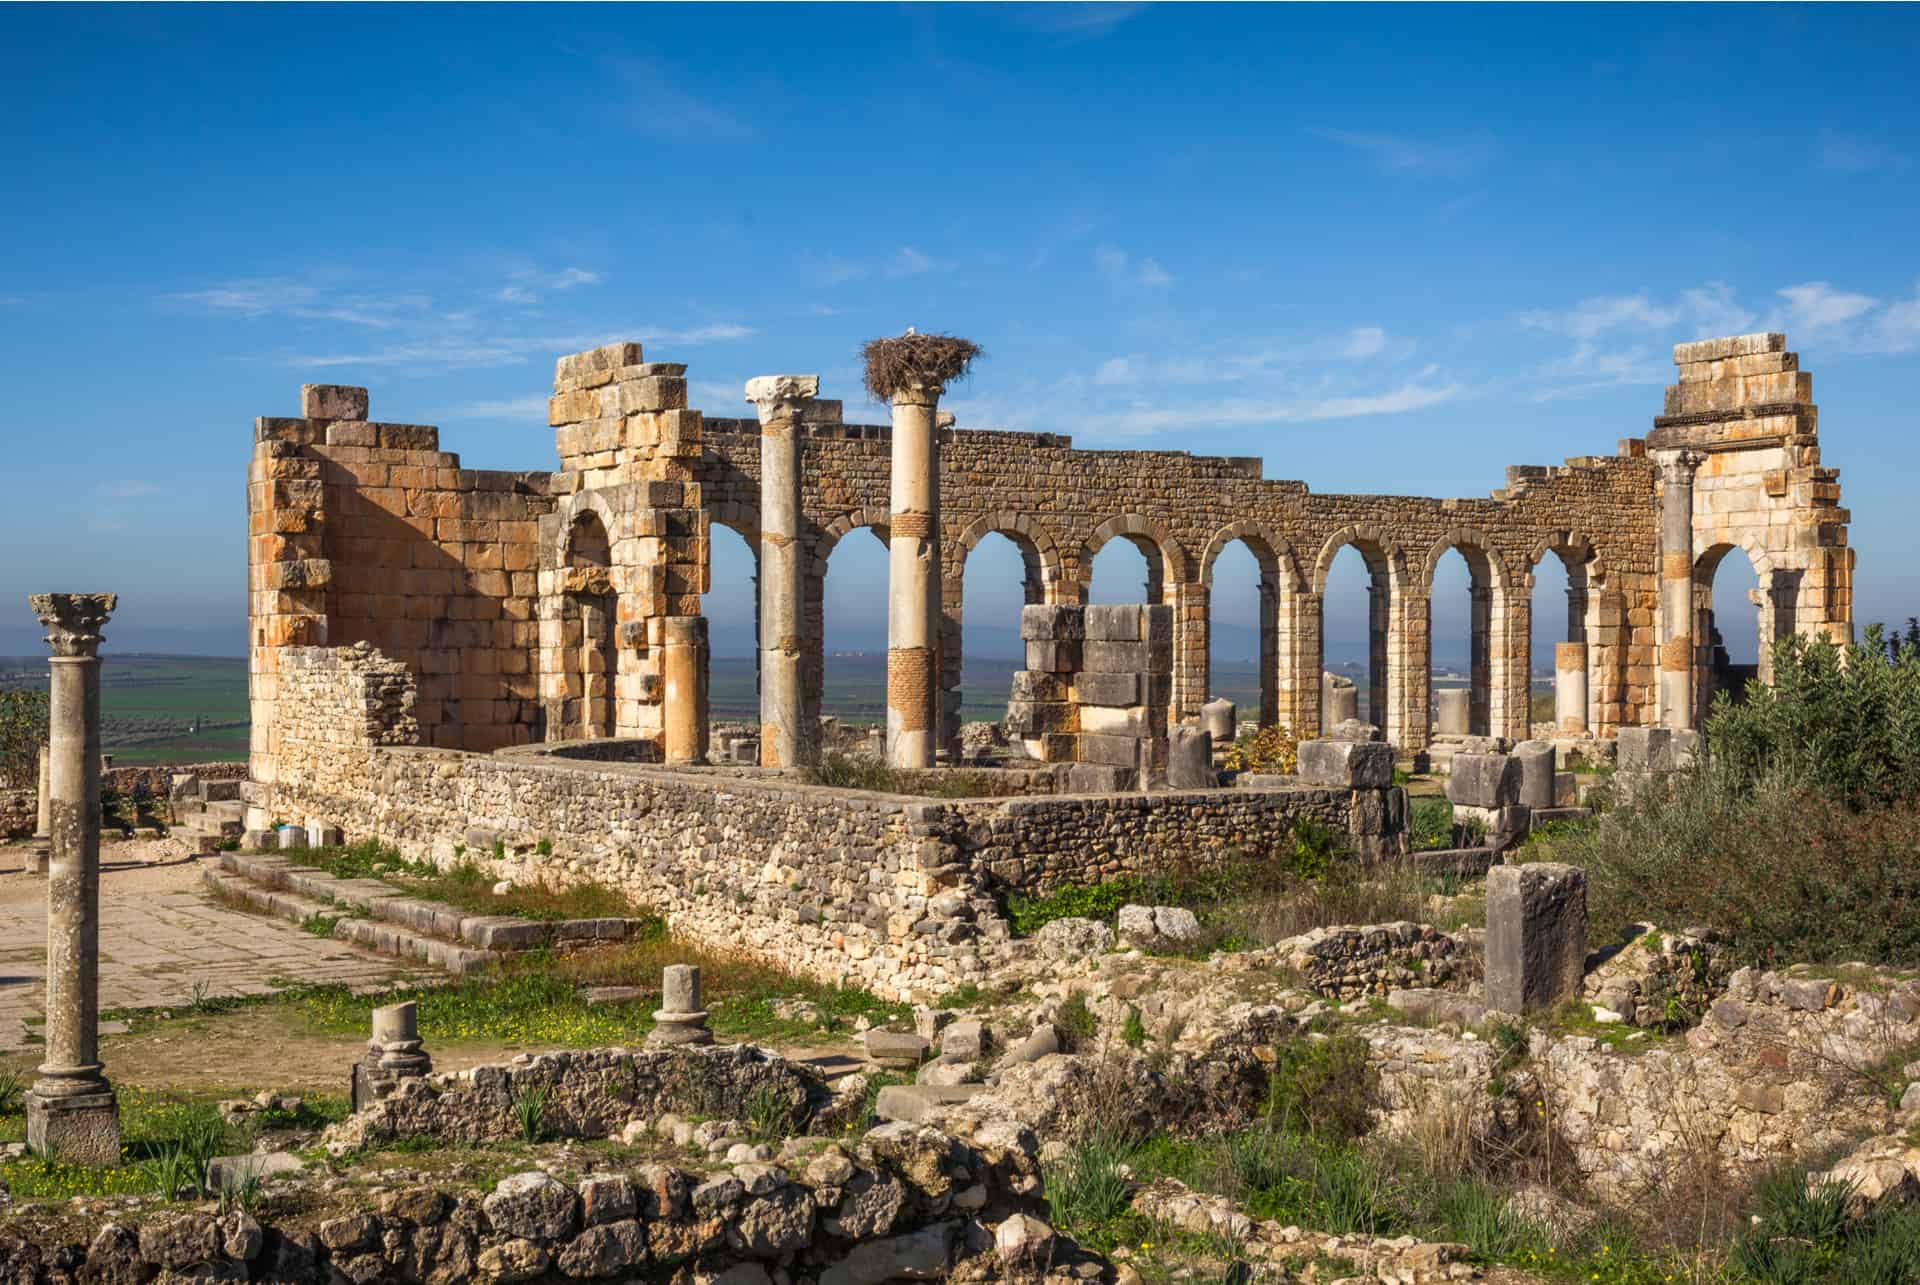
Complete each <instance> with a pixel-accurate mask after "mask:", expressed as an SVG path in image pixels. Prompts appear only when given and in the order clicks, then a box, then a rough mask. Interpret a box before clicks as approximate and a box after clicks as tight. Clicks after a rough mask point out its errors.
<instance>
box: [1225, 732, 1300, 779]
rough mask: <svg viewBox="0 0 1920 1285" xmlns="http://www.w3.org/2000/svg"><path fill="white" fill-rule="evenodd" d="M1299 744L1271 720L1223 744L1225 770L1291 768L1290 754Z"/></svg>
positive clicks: (1274, 770) (1292, 758)
mask: <svg viewBox="0 0 1920 1285" xmlns="http://www.w3.org/2000/svg"><path fill="white" fill-rule="evenodd" d="M1298 748H1299V746H1298V743H1297V742H1296V741H1295V739H1294V735H1293V732H1292V731H1291V730H1290V729H1289V728H1286V727H1282V726H1280V725H1279V724H1277V723H1275V724H1271V725H1269V726H1267V727H1262V728H1259V729H1257V730H1255V731H1251V732H1248V733H1247V734H1246V735H1244V736H1242V737H1240V738H1239V739H1238V740H1236V741H1235V742H1234V743H1233V744H1232V745H1231V746H1229V747H1228V748H1227V753H1226V757H1225V766H1226V769H1227V771H1229V772H1278V773H1281V774H1282V775H1285V774H1287V773H1290V772H1292V771H1293V769H1294V754H1295V751H1296V750H1297V749H1298Z"/></svg>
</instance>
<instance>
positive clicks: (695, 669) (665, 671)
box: [660, 616, 708, 763]
mask: <svg viewBox="0 0 1920 1285" xmlns="http://www.w3.org/2000/svg"><path fill="white" fill-rule="evenodd" d="M660 637H661V644H660V681H661V685H662V687H663V688H664V690H665V696H666V699H665V701H664V702H663V706H664V708H663V711H662V713H663V716H664V718H665V720H666V726H665V728H664V729H663V741H664V745H663V750H664V753H665V756H666V760H667V762H669V763H698V762H701V761H702V760H704V759H705V758H706V757H707V730H708V729H707V618H706V617H705V616H668V617H666V618H665V619H663V620H662V621H661V622H660Z"/></svg>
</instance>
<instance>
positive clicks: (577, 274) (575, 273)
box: [547, 268, 605, 290]
mask: <svg viewBox="0 0 1920 1285" xmlns="http://www.w3.org/2000/svg"><path fill="white" fill-rule="evenodd" d="M604 279H605V278H603V277H602V276H601V275H600V274H599V273H598V272H589V271H587V270H586V269H585V268H565V269H563V270H562V271H561V272H560V275H559V276H556V277H555V278H554V279H553V280H551V281H549V282H547V288H548V289H549V290H571V289H573V288H574V287H575V286H597V285H599V284H600V282H601V281H603V280H604Z"/></svg>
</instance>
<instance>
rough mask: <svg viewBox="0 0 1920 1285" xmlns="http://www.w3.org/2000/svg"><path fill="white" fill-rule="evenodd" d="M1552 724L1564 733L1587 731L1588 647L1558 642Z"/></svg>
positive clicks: (1577, 643) (1584, 732) (1555, 650)
mask: <svg viewBox="0 0 1920 1285" xmlns="http://www.w3.org/2000/svg"><path fill="white" fill-rule="evenodd" d="M1553 721H1554V724H1555V726H1556V727H1557V728H1558V729H1559V730H1560V731H1562V732H1565V733H1568V734H1569V735H1573V736H1584V735H1585V734H1586V731H1587V645H1586V644H1585V643H1583V642H1563V643H1556V644H1555V645H1554V648H1553Z"/></svg>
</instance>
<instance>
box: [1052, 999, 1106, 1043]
mask: <svg viewBox="0 0 1920 1285" xmlns="http://www.w3.org/2000/svg"><path fill="white" fill-rule="evenodd" d="M1053 1020H1054V1025H1056V1026H1057V1027H1059V1029H1060V1042H1061V1043H1062V1044H1064V1045H1065V1046H1066V1051H1067V1052H1069V1053H1071V1052H1073V1051H1074V1050H1075V1049H1078V1048H1079V1047H1080V1046H1081V1045H1083V1044H1085V1043H1086V1042H1087V1041H1088V1040H1090V1039H1092V1038H1093V1033H1094V1031H1096V1030H1098V1029H1099V1026H1100V1020H1099V1019H1098V1018H1096V1017H1095V1016H1094V1015H1093V1010H1092V1009H1090V1008H1088V1007H1087V997H1086V996H1085V995H1083V994H1081V993H1080V992H1079V991H1075V992H1073V993H1072V994H1071V995H1069V996H1067V998H1066V999H1065V1000H1064V1001H1062V1002H1061V1004H1060V1007H1059V1008H1058V1009H1056V1010H1054V1015H1053Z"/></svg>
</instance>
